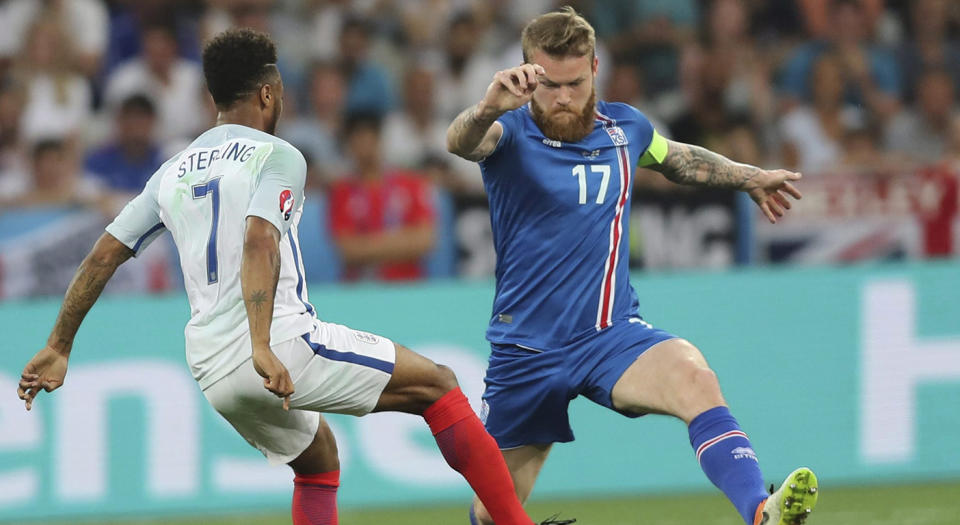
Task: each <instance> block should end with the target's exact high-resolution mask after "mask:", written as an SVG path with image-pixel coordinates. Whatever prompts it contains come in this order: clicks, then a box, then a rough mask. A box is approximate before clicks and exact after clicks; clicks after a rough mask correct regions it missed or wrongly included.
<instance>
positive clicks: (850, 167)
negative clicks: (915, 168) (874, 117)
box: [836, 125, 904, 176]
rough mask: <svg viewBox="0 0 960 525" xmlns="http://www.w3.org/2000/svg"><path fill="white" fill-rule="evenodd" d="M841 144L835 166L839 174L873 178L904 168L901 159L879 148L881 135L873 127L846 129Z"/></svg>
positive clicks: (864, 126)
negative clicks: (840, 151) (854, 174)
mask: <svg viewBox="0 0 960 525" xmlns="http://www.w3.org/2000/svg"><path fill="white" fill-rule="evenodd" d="M842 144H843V148H842V152H843V154H842V156H841V158H840V162H839V163H838V165H837V166H836V170H837V171H839V172H843V173H860V174H864V175H870V176H875V175H882V174H889V173H890V172H891V170H893V169H903V168H904V164H903V158H902V157H895V156H893V155H889V154H887V152H885V151H884V150H883V149H882V148H881V145H882V140H881V133H880V130H879V129H877V128H876V127H875V126H869V125H863V126H859V127H853V128H850V129H847V130H846V132H845V133H844V136H843V140H842Z"/></svg>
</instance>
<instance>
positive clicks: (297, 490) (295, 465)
mask: <svg viewBox="0 0 960 525" xmlns="http://www.w3.org/2000/svg"><path fill="white" fill-rule="evenodd" d="M288 465H290V467H291V468H292V469H293V472H294V474H295V476H294V478H293V504H292V505H291V514H292V518H293V525H337V523H338V517H337V489H338V488H339V487H340V460H339V458H338V455H337V442H336V440H335V439H334V437H333V432H332V431H331V430H330V427H329V426H328V425H327V422H326V420H324V419H323V418H321V419H320V427H319V428H318V429H317V434H316V436H315V437H314V439H313V442H311V443H310V445H309V446H308V447H307V449H306V450H304V451H303V452H302V453H301V454H300V455H299V456H297V458H296V459H294V460H293V461H291V462H290V463H288Z"/></svg>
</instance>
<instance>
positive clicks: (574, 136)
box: [530, 89, 597, 143]
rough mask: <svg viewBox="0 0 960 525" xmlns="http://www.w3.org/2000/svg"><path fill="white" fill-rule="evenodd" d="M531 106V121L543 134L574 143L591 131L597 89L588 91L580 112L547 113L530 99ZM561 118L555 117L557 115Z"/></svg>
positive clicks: (594, 118)
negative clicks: (585, 101) (588, 93)
mask: <svg viewBox="0 0 960 525" xmlns="http://www.w3.org/2000/svg"><path fill="white" fill-rule="evenodd" d="M530 102H531V104H530V107H531V108H532V115H533V121H534V122H536V124H537V127H539V128H540V131H542V132H543V136H545V137H547V138H548V139H552V140H559V141H560V142H567V143H575V142H580V141H581V140H583V139H584V138H585V137H586V136H587V135H589V134H590V132H591V131H593V126H594V121H595V120H596V117H595V116H594V113H595V111H596V102H597V91H596V89H593V90H592V91H591V92H590V99H589V100H587V103H586V104H584V106H583V109H582V110H580V113H579V114H578V113H574V112H571V111H560V112H553V113H550V114H547V113H546V112H545V111H544V110H543V108H542V107H540V105H539V104H537V102H536V101H535V100H531V101H530ZM558 113H559V115H563V117H562V118H557V117H558V116H559V115H558Z"/></svg>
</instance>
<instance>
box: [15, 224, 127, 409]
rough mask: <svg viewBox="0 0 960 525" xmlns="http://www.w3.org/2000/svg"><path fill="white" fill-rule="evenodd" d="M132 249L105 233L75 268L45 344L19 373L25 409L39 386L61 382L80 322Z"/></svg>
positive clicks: (49, 387) (51, 387)
mask: <svg viewBox="0 0 960 525" xmlns="http://www.w3.org/2000/svg"><path fill="white" fill-rule="evenodd" d="M133 253H134V252H133V250H131V249H130V248H128V247H127V246H125V245H124V244H123V243H121V242H120V241H118V240H117V239H116V237H114V236H113V235H110V234H109V233H104V234H103V235H101V236H100V239H99V240H97V243H96V244H95V245H94V246H93V249H92V250H91V251H90V253H89V254H87V257H86V258H85V259H84V260H83V262H82V263H81V264H80V267H79V268H77V273H76V274H75V275H74V276H73V280H72V281H70V286H69V287H68V288H67V294H66V296H65V297H64V298H63V304H62V305H61V307H60V313H59V314H58V315H57V320H56V322H55V323H54V325H53V330H51V332H50V337H48V338H47V345H46V346H45V347H44V348H43V349H41V350H40V351H39V352H37V354H36V355H35V356H34V357H33V359H31V360H30V362H29V363H27V366H26V367H24V369H23V374H22V375H21V377H20V384H19V385H18V388H17V395H18V396H20V399H22V400H24V401H25V402H26V407H27V410H30V407H31V406H33V398H34V397H36V395H37V394H38V393H39V392H40V390H41V389H43V390H46V391H47V392H51V391H53V390H55V389H57V388H59V387H60V385H62V384H63V378H64V377H65V376H66V373H67V359H68V358H69V356H70V350H71V349H72V348H73V339H74V337H75V336H76V335H77V330H78V329H79V328H80V324H81V323H82V322H83V319H84V317H86V315H87V312H89V311H90V308H91V307H92V306H93V304H94V303H96V302H97V298H99V297H100V293H101V292H103V288H104V287H105V286H106V285H107V282H108V281H109V280H110V277H112V276H113V272H114V271H116V269H117V267H119V266H120V265H121V264H123V263H124V261H126V260H127V259H129V258H130V257H131V256H132V255H133Z"/></svg>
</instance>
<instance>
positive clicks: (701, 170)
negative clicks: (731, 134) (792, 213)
mask: <svg viewBox="0 0 960 525" xmlns="http://www.w3.org/2000/svg"><path fill="white" fill-rule="evenodd" d="M654 140H655V141H656V140H661V141H664V140H665V139H662V138H660V137H659V136H655V138H654ZM665 144H666V153H665V155H663V157H662V158H661V159H659V161H658V162H656V163H653V164H649V165H647V166H645V167H648V168H650V169H652V170H655V171H658V172H660V173H662V174H663V176H664V177H666V178H668V179H670V180H671V181H673V182H676V183H677V184H685V185H689V186H708V187H714V188H728V189H734V190H741V191H744V192H746V193H748V194H749V195H750V198H752V199H753V201H754V202H756V203H757V206H759V207H760V209H761V210H763V213H764V215H766V216H767V218H768V219H769V220H770V222H772V223H775V222H777V217H782V216H783V215H784V213H786V210H788V209H790V206H791V205H790V201H789V200H788V199H787V195H789V196H791V197H793V198H795V199H800V198H801V197H802V194H801V193H800V191H799V190H797V188H796V187H795V186H794V185H793V184H792V183H791V181H796V180H800V177H801V175H800V174H799V173H794V172H791V171H787V170H769V171H768V170H764V169H761V168H758V167H756V166H751V165H749V164H741V163H739V162H734V161H732V160H730V159H728V158H726V157H724V156H723V155H720V154H718V153H714V152H712V151H710V150H707V149H705V148H701V147H700V146H694V145H692V144H684V143H682V142H676V141H672V140H665ZM785 194H786V195H785Z"/></svg>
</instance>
